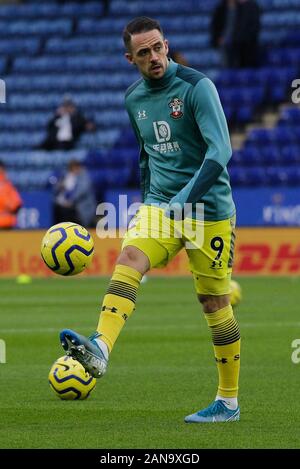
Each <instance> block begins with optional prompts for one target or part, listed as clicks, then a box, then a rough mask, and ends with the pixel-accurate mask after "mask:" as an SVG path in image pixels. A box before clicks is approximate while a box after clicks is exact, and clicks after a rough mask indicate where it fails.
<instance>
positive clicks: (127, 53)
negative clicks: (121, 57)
mask: <svg viewBox="0 0 300 469" xmlns="http://www.w3.org/2000/svg"><path fill="white" fill-rule="evenodd" d="M125 57H126V59H127V60H128V62H129V63H130V64H132V65H134V61H133V57H132V54H130V52H126V53H125Z"/></svg>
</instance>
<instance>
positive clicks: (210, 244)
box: [186, 218, 235, 296]
mask: <svg viewBox="0 0 300 469" xmlns="http://www.w3.org/2000/svg"><path fill="white" fill-rule="evenodd" d="M234 240H235V218H231V219H227V220H222V221H217V222H204V233H203V242H202V246H201V247H197V249H187V250H186V251H187V254H188V258H189V264H190V269H191V271H192V273H193V277H194V283H195V288H196V291H197V293H198V294H202V295H214V296H220V295H227V294H229V293H230V280H231V273H232V264H233V254H234Z"/></svg>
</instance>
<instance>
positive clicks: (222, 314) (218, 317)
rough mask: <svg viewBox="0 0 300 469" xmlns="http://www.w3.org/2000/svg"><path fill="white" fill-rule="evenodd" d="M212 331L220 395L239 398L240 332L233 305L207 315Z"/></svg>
mask: <svg viewBox="0 0 300 469" xmlns="http://www.w3.org/2000/svg"><path fill="white" fill-rule="evenodd" d="M205 317H206V320H207V323H208V325H209V327H210V328H211V331H212V339H213V344H214V351H215V359H216V362H217V367H218V373H219V387H218V395H219V396H222V397H237V395H238V382H239V371H240V345H241V340H240V332H239V326H238V323H237V321H236V319H235V317H234V315H233V311H232V307H231V305H228V306H225V308H222V309H219V310H218V311H215V312H214V313H206V314H205Z"/></svg>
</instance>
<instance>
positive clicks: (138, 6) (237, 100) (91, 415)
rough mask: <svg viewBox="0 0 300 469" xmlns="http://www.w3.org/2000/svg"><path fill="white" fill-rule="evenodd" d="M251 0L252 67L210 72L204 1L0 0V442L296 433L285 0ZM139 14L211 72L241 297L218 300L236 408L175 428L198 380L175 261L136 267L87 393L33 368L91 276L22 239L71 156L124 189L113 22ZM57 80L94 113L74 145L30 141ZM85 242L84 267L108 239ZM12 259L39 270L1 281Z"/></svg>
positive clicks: (53, 98) (106, 184) (290, 2)
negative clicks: (51, 263)
mask: <svg viewBox="0 0 300 469" xmlns="http://www.w3.org/2000/svg"><path fill="white" fill-rule="evenodd" d="M2 3H4V2H2ZM258 3H259V4H260V6H261V8H262V17H261V18H262V32H261V46H262V53H263V55H262V63H261V66H260V67H259V68H258V69H257V70H240V71H236V70H235V71H232V70H224V69H221V67H220V57H219V55H218V54H217V53H216V52H215V51H214V50H212V49H211V48H210V46H209V34H208V28H209V22H210V17H211V11H212V9H213V7H214V5H215V4H216V1H215V0H199V1H196V0H185V1H182V0H173V1H172V2H171V1H162V0H152V1H149V2H148V1H137V0H133V1H125V0H112V1H111V2H110V13H109V15H108V16H106V17H103V15H102V9H103V6H102V2H101V1H100V0H99V1H86V2H78V1H77V2H73V1H70V2H66V1H65V2H60V1H56V2H55V1H33V0H31V1H23V2H18V4H11V5H5V4H1V5H0V78H1V79H3V80H5V82H6V86H7V102H6V104H0V159H1V160H4V161H5V162H6V164H7V166H8V170H9V175H10V177H11V178H12V180H13V182H14V183H15V184H16V185H17V187H18V188H19V190H20V191H21V192H22V196H23V198H24V201H25V207H24V208H23V209H22V211H21V213H20V215H19V222H18V224H19V226H18V229H16V230H13V231H3V232H0V246H1V248H0V275H1V277H2V278H1V282H0V286H1V295H0V345H1V347H2V348H1V350H0V352H1V355H0V376H1V421H0V448H299V447H300V441H299V431H298V426H299V424H298V422H299V419H300V409H299V403H298V399H297V396H298V393H299V379H298V378H299V374H298V373H299V370H298V369H297V363H298V364H299V361H300V353H299V351H298V352H297V350H296V349H293V348H292V347H291V344H292V343H294V340H295V339H296V338H297V336H299V334H298V332H297V331H298V330H299V325H300V323H299V306H298V301H297V298H298V296H299V272H300V237H299V234H300V227H299V225H300V200H299V199H300V191H299V186H300V166H299V162H300V144H299V138H300V109H299V104H298V105H297V104H296V103H293V102H292V93H293V92H294V91H295V89H294V88H292V82H293V80H295V79H297V78H298V77H299V72H300V70H299V64H300V33H299V25H300V0H258ZM139 14H147V15H152V16H154V17H158V18H159V19H160V20H161V23H162V26H163V27H164V29H165V31H166V33H167V37H168V38H169V40H170V42H171V44H172V45H173V47H174V48H176V49H177V50H179V51H181V52H182V53H183V54H184V55H185V57H186V58H187V60H188V61H189V63H190V65H191V66H193V67H195V68H197V69H199V70H201V71H202V72H204V73H207V75H208V76H210V77H211V78H212V79H213V80H214V81H215V83H216V85H217V87H218V90H219V93H220V96H221V99H222V102H223V105H224V109H225V112H226V116H227V119H228V122H229V125H230V130H231V136H232V144H233V147H234V154H233V158H232V161H231V163H230V168H229V170H230V175H231V181H232V185H233V190H234V195H235V200H236V203H237V208H238V236H237V240H238V241H237V249H236V261H235V271H234V272H235V275H238V274H243V275H244V277H237V278H238V280H239V282H240V284H241V286H242V289H243V301H242V302H241V304H240V305H239V306H238V307H237V309H236V315H237V317H238V320H239V324H240V327H241V331H242V340H243V355H242V370H241V388H240V389H241V392H240V405H241V409H242V418H241V421H240V422H239V423H238V424H237V425H232V426H231V427H230V431H228V427H227V426H221V427H218V429H217V430H218V431H216V429H215V427H214V425H212V426H209V428H207V427H205V428H201V429H200V428H199V427H197V428H195V427H193V426H186V425H184V424H183V417H184V415H187V413H189V412H191V411H194V410H195V409H196V408H197V407H198V406H199V408H200V406H203V405H207V398H208V396H213V393H214V392H215V384H216V373H215V368H214V364H213V360H212V354H211V345H210V337H209V332H208V330H207V327H206V324H205V320H204V318H203V317H202V315H201V314H199V312H200V310H199V305H198V303H197V301H196V298H195V295H194V291H193V285H192V282H191V279H190V278H182V277H180V278H174V277H176V276H177V275H179V274H186V273H188V272H187V269H186V266H185V258H184V257H178V258H177V259H176V260H175V261H174V263H173V265H172V266H170V267H168V269H167V270H166V271H165V272H164V274H165V275H166V278H165V279H164V281H163V282H162V281H161V279H160V278H151V279H149V281H148V282H146V283H145V284H143V285H142V286H141V292H140V295H139V299H138V311H137V312H136V313H135V314H134V315H133V317H132V319H131V323H130V325H128V327H126V328H125V330H124V332H123V333H122V335H121V337H120V338H119V340H118V342H117V344H116V347H115V350H114V353H113V354H112V356H111V359H110V369H109V372H108V375H107V377H105V379H103V381H102V380H101V383H99V384H97V388H96V390H95V392H94V393H93V395H92V396H91V398H90V399H89V400H88V401H86V402H77V401H76V402H68V403H63V402H60V401H59V400H58V399H57V398H56V397H55V396H54V395H53V394H51V390H50V389H49V386H48V382H47V376H48V372H49V369H50V366H51V364H52V363H53V362H54V361H55V360H56V358H57V357H59V356H60V355H61V354H62V350H61V347H60V344H59V340H58V332H59V331H60V330H61V329H62V328H65V327H70V328H74V329H76V330H79V331H80V332H82V333H83V334H86V335H88V334H90V332H91V327H93V325H94V324H95V323H96V322H97V320H98V303H99V301H100V297H101V295H103V294H104V293H105V291H106V288H107V279H106V278H104V279H101V278H88V279H85V278H82V276H81V275H80V276H78V278H74V279H70V278H67V279H65V278H61V277H58V276H55V275H54V274H52V273H51V272H50V271H49V270H47V269H46V267H45V266H44V264H43V263H42V261H41V259H40V254H39V248H40V241H41V239H42V236H43V234H44V232H45V230H46V229H47V228H48V227H49V226H50V225H51V223H52V218H51V205H52V201H51V197H52V195H51V194H52V192H51V184H49V178H51V175H53V174H57V173H58V172H60V171H62V170H64V169H65V167H66V163H67V161H69V160H70V159H71V158H74V157H75V158H77V159H79V160H80V161H83V162H84V164H85V165H86V166H87V168H88V169H89V170H90V172H91V175H92V177H93V180H94V185H95V190H99V189H100V190H101V191H102V190H105V199H106V200H108V201H110V200H111V201H113V200H115V198H116V195H118V194H119V193H120V192H122V193H127V194H128V198H129V200H136V198H137V197H138V194H139V191H138V172H137V158H138V154H137V147H136V142H135V139H134V137H133V134H132V132H131V130H130V128H129V123H128V119H127V115H126V113H125V110H124V106H123V96H124V91H125V89H126V87H127V86H128V85H129V84H130V83H131V82H132V81H133V80H135V79H136V78H137V75H136V73H135V71H134V69H132V68H131V67H129V65H128V64H127V63H126V61H125V60H124V57H123V46H122V41H121V30H122V28H123V26H124V24H125V23H126V21H127V20H129V19H131V18H132V17H133V16H135V15H139ZM298 86H299V85H298ZM66 93H67V94H71V95H72V96H73V98H74V99H75V101H76V103H78V104H79V105H80V107H81V108H82V109H83V111H84V112H85V114H86V115H87V116H91V117H92V118H93V119H94V120H95V121H96V123H97V132H96V133H93V134H92V133H90V134H85V135H84V136H83V137H82V139H81V140H80V142H79V143H78V146H77V148H76V150H75V151H70V152H41V151H37V150H34V147H35V146H36V145H37V144H38V143H39V142H40V141H41V140H42V139H43V137H44V132H45V126H46V122H47V120H48V119H49V117H50V116H51V115H52V113H53V111H54V109H55V108H56V106H57V105H58V104H59V103H60V101H61V99H62V97H63V96H64V95H65V94H66ZM50 180H51V179H50ZM99 197H100V194H99ZM94 239H95V242H96V243H97V245H96V255H95V262H94V265H93V267H92V268H91V270H90V272H89V273H90V274H91V275H92V276H97V275H105V274H108V273H109V272H110V270H111V268H112V265H113V262H114V259H115V256H116V255H117V252H118V248H119V241H118V240H116V241H113V240H112V241H105V240H100V239H99V238H97V237H96V236H94ZM21 273H27V274H29V275H31V276H32V277H35V276H36V277H46V278H47V280H46V281H45V280H44V279H43V278H41V279H38V278H37V279H34V280H33V281H32V283H26V284H24V283H23V284H19V283H16V282H15V277H17V279H18V276H19V274H21ZM161 273H162V272H160V274H161ZM283 274H284V275H285V276H284V277H283V276H282V275H283ZM286 274H288V275H286ZM249 275H251V277H248V276H249ZM258 275H264V277H258ZM270 275H276V276H278V277H277V278H275V277H272V278H270ZM4 277H12V278H10V279H5V278H4ZM50 277H52V278H50ZM25 279H26V277H25ZM27 280H30V279H28V278H27ZM183 311H184V314H182V312H183ZM3 341H4V342H3ZM178 344H180V345H181V347H182V350H184V353H180V354H178ZM4 345H5V346H6V363H1V362H3V361H5V360H3V358H4V355H3V346H4ZM292 352H293V355H294V357H295V359H294V360H293V359H292V360H291V355H292ZM298 366H299V365H298ZM195 370H198V371H197V372H196V373H195ZM212 427H213V428H212ZM97 454H98V455H99V453H97ZM277 455H278V453H277V454H276V456H277ZM69 456H71V455H69ZM268 456H270V454H269V455H268ZM14 457H15V456H14ZM47 457H48V456H47ZM50 457H51V456H50V455H49V458H50ZM75 457H77V453H76V456H75ZM32 459H33V458H32ZM89 461H90V459H89ZM68 462H69V461H68ZM31 464H32V461H31Z"/></svg>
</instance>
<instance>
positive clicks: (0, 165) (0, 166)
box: [0, 160, 5, 169]
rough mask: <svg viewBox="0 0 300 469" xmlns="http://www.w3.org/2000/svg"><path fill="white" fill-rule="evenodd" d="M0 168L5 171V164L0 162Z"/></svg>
mask: <svg viewBox="0 0 300 469" xmlns="http://www.w3.org/2000/svg"><path fill="white" fill-rule="evenodd" d="M0 168H2V169H5V164H4V163H3V161H1V160H0Z"/></svg>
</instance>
